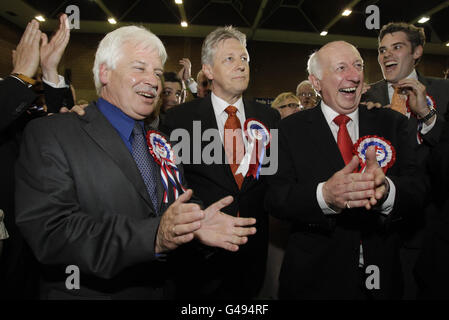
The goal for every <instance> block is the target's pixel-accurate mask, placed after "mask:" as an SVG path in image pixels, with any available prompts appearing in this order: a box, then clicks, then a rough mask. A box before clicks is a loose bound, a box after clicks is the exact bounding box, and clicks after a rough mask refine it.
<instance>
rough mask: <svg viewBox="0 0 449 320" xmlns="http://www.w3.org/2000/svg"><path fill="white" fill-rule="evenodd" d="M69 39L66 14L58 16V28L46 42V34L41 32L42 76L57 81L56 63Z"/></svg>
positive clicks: (57, 63)
mask: <svg viewBox="0 0 449 320" xmlns="http://www.w3.org/2000/svg"><path fill="white" fill-rule="evenodd" d="M69 39H70V28H69V27H68V23H67V15H65V14H62V15H61V16H60V17H59V28H58V30H57V31H56V33H55V34H54V36H53V37H52V38H51V40H50V42H48V39H47V35H46V34H45V33H43V39H42V45H41V50H40V56H41V67H42V75H43V78H44V79H45V80H47V81H49V82H52V83H58V82H59V79H58V65H59V62H60V61H61V58H62V55H63V54H64V50H65V48H66V47H67V44H68V43H69Z"/></svg>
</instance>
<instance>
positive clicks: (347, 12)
mask: <svg viewBox="0 0 449 320" xmlns="http://www.w3.org/2000/svg"><path fill="white" fill-rule="evenodd" d="M351 13H352V11H351V10H349V9H346V10H345V11H343V13H342V14H341V15H342V16H345V17H347V16H349V15H350V14H351Z"/></svg>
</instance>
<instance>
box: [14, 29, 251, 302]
mask: <svg viewBox="0 0 449 320" xmlns="http://www.w3.org/2000/svg"><path fill="white" fill-rule="evenodd" d="M166 57H167V55H166V52H165V48H164V46H163V44H162V42H161V41H160V40H159V38H157V37H156V36H155V35H154V34H152V33H151V32H149V31H148V30H146V29H144V28H139V27H135V26H129V27H123V28H119V29H116V30H114V31H112V32H110V33H108V34H107V35H106V36H105V38H103V40H102V41H101V42H100V44H99V47H98V50H97V52H96V58H95V64H94V68H93V71H94V80H95V84H96V88H97V92H98V93H99V95H100V96H101V98H100V99H99V100H98V102H97V103H91V104H90V105H89V106H88V107H87V108H86V109H85V110H84V111H85V115H84V116H79V115H75V114H73V113H72V114H58V115H54V116H52V117H46V118H41V119H38V120H35V121H32V122H31V123H30V124H29V125H28V127H27V129H26V130H25V133H24V139H23V143H22V147H21V154H20V157H19V160H18V162H17V165H16V208H17V216H16V222H17V224H18V226H19V228H20V230H21V231H22V233H23V235H24V237H25V239H26V240H27V242H28V244H29V245H30V247H31V249H32V250H33V253H34V254H35V256H36V258H37V259H38V260H39V262H40V263H41V264H42V282H41V283H42V287H41V297H42V298H46V299H58V298H59V299H60V298H62V299H72V298H73V299H79V298H83V299H117V298H118V299H161V298H171V297H172V296H173V295H172V290H171V287H170V286H169V282H170V281H169V280H170V277H171V275H170V273H171V271H175V272H176V269H175V268H172V265H171V259H172V255H171V254H170V252H172V251H174V250H175V249H176V248H177V247H179V246H180V245H182V244H184V243H187V242H190V241H192V240H193V239H194V238H195V239H198V240H199V241H200V242H201V243H204V244H206V245H210V246H220V247H222V248H225V249H227V250H231V251H235V250H237V249H238V246H239V245H240V244H243V243H245V242H246V241H247V238H246V236H247V235H250V234H252V233H254V232H255V230H254V228H243V227H241V226H246V225H248V224H254V219H244V218H235V217H231V216H228V215H225V214H223V213H221V212H219V210H220V209H221V207H223V206H226V205H228V204H229V203H230V202H231V201H232V198H231V197H227V198H224V199H221V200H219V201H218V202H216V203H215V204H212V205H211V206H209V207H208V208H206V209H204V210H201V208H200V206H199V205H198V204H196V203H186V202H187V201H188V200H189V199H190V197H191V196H192V191H191V190H186V191H185V192H184V190H185V187H183V186H182V184H185V179H184V177H183V175H182V168H181V167H178V168H175V167H174V166H173V164H172V162H171V161H173V159H172V158H171V156H170V153H169V152H167V153H164V152H163V151H164V150H165V151H167V149H166V148H168V145H167V144H164V143H163V139H164V138H163V137H162V136H160V135H158V134H157V133H156V132H150V133H148V134H147V141H153V142H154V141H156V142H157V144H155V143H156V142H155V143H153V144H150V145H148V144H147V143H149V142H147V141H146V140H145V135H144V133H145V131H144V124H143V120H144V119H145V118H147V117H148V116H149V115H150V114H151V113H152V112H153V110H154V108H155V106H156V104H157V99H158V96H159V94H160V92H161V78H162V73H163V65H164V63H165V60H166ZM150 148H151V153H150ZM163 148H165V149H163ZM162 159H165V160H164V162H162ZM157 161H159V162H157ZM158 163H159V164H158ZM164 163H165V165H164ZM162 167H163V168H164V170H162ZM178 170H179V174H177V172H178ZM162 172H171V173H172V177H171V179H170V180H169V179H167V180H164V181H165V184H164V186H163V182H162V180H163V177H162ZM164 177H165V178H167V176H165V175H164ZM179 194H180V195H179Z"/></svg>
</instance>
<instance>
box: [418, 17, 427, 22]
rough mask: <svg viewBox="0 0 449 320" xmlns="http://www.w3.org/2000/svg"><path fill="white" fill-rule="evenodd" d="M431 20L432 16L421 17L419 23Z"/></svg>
mask: <svg viewBox="0 0 449 320" xmlns="http://www.w3.org/2000/svg"><path fill="white" fill-rule="evenodd" d="M429 20H430V17H422V18H421V19H419V20H418V23H426V22H427V21H429Z"/></svg>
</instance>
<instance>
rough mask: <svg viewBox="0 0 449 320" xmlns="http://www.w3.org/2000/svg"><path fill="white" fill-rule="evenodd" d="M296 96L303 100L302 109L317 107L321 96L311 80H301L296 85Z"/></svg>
mask: <svg viewBox="0 0 449 320" xmlns="http://www.w3.org/2000/svg"><path fill="white" fill-rule="evenodd" d="M296 96H297V97H298V98H299V100H300V101H301V109H303V110H305V109H311V108H315V107H316V105H317V104H318V101H319V98H318V96H317V94H316V92H315V90H314V89H313V87H312V84H311V83H310V81H309V80H304V81H301V82H300V83H299V84H298V86H297V87H296Z"/></svg>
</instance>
